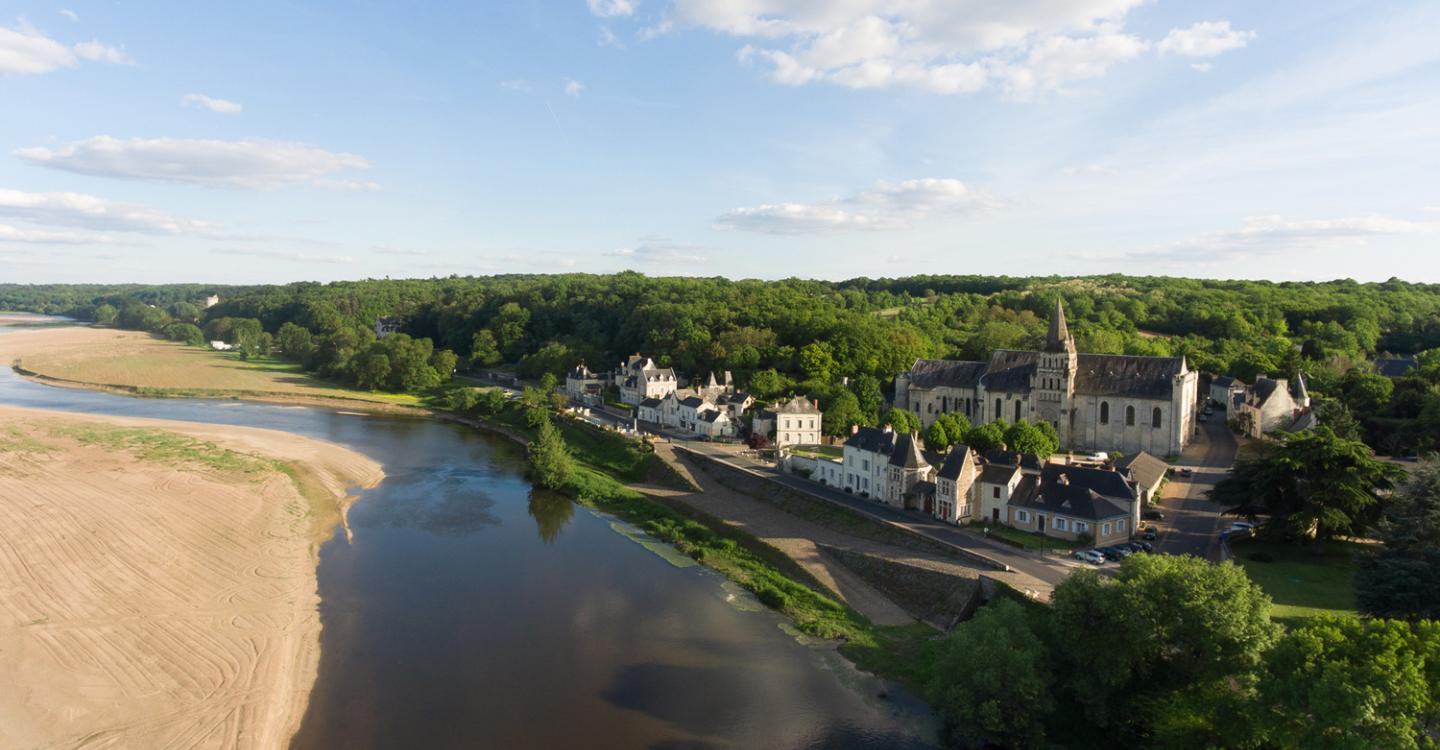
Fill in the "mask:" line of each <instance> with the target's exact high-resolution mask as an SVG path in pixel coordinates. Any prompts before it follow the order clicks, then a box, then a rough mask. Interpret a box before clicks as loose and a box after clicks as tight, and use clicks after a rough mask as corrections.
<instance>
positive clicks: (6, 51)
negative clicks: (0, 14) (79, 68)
mask: <svg viewBox="0 0 1440 750" xmlns="http://www.w3.org/2000/svg"><path fill="white" fill-rule="evenodd" d="M76 64H77V61H76V59H75V53H74V51H72V50H71V49H70V48H69V47H66V46H65V45H63V44H61V43H59V42H57V41H55V40H54V39H51V38H49V37H47V36H45V35H44V34H42V33H41V32H40V31H39V30H37V29H35V28H34V27H32V26H30V25H29V24H26V23H21V24H20V25H19V26H18V27H16V28H13V29H11V28H6V27H4V26H0V75H27V74H34V73H49V72H50V71H52V70H56V69H58V68H73V67H75V66H76Z"/></svg>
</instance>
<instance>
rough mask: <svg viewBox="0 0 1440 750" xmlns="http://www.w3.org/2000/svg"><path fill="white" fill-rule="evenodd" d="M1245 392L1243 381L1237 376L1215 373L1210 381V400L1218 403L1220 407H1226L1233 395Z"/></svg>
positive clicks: (1233, 397)
mask: <svg viewBox="0 0 1440 750" xmlns="http://www.w3.org/2000/svg"><path fill="white" fill-rule="evenodd" d="M1244 392H1245V383H1244V382H1242V381H1241V380H1240V379H1239V378H1232V377H1230V376H1229V375H1216V376H1215V377H1214V378H1213V379H1211V381H1210V401H1211V402H1213V403H1216V404H1219V405H1220V408H1222V409H1227V408H1228V407H1229V405H1230V403H1231V402H1232V401H1234V400H1235V395H1236V394H1238V393H1244Z"/></svg>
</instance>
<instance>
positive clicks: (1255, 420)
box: [1235, 375, 1315, 438]
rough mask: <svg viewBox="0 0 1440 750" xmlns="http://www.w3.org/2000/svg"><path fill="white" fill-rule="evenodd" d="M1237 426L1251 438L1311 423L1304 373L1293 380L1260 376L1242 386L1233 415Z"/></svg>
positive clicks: (1312, 415)
mask: <svg viewBox="0 0 1440 750" xmlns="http://www.w3.org/2000/svg"><path fill="white" fill-rule="evenodd" d="M1235 421H1236V422H1238V423H1239V425H1240V430H1241V431H1242V432H1244V433H1245V434H1246V435H1249V436H1250V437H1252V438H1260V437H1264V436H1265V434H1266V433H1271V432H1297V431H1299V430H1304V429H1309V428H1310V427H1314V426H1315V414H1314V411H1313V410H1312V409H1311V408H1310V393H1309V391H1308V390H1307V389H1306V387H1305V378H1304V376H1303V375H1302V376H1297V377H1296V378H1295V380H1294V381H1288V380H1286V379H1285V378H1271V377H1267V376H1264V375H1262V376H1260V377H1258V378H1256V379H1255V384H1254V385H1252V386H1249V387H1247V388H1246V389H1245V395H1244V398H1243V399H1241V400H1240V402H1239V411H1238V413H1237V414H1236V416H1235Z"/></svg>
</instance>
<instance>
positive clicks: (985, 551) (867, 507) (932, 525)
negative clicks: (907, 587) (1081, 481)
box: [685, 442, 1080, 598]
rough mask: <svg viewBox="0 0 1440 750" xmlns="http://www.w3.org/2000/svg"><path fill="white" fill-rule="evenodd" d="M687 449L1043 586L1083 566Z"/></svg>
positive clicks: (717, 452) (732, 455)
mask: <svg viewBox="0 0 1440 750" xmlns="http://www.w3.org/2000/svg"><path fill="white" fill-rule="evenodd" d="M685 446H686V447H687V448H690V449H691V450H694V451H696V452H698V453H703V454H706V455H710V456H714V457H716V458H720V459H723V460H726V461H729V462H731V463H734V464H736V465H739V466H743V467H744V468H747V469H750V470H752V471H756V472H759V473H762V474H766V475H768V476H770V477H771V478H772V479H774V480H776V481H778V482H780V483H781V484H784V485H785V486H787V487H790V488H793V489H796V490H799V491H801V492H805V493H808V494H810V495H813V496H815V497H819V498H821V499H824V500H829V501H831V502H835V503H838V504H841V505H844V506H846V507H849V508H852V509H854V510H857V511H860V512H862V513H869V514H871V515H874V516H878V517H880V518H884V519H886V520H888V521H893V522H895V523H898V524H901V525H903V526H905V527H906V528H908V529H910V530H912V531H916V532H918V533H921V534H924V535H926V536H929V537H932V538H934V539H938V540H940V541H943V542H947V543H949V544H953V545H955V546H957V547H960V548H962V549H966V550H970V551H973V552H976V553H978V554H981V555H984V556H986V557H988V558H990V559H992V560H996V561H998V562H1001V563H1004V564H1005V565H1009V566H1010V567H1011V568H1012V569H1014V570H1016V571H1018V572H1020V573H1024V574H1026V575H1028V576H1030V577H1032V578H1035V579H1037V581H1039V582H1040V583H1041V584H1043V585H1044V586H1048V587H1052V588H1053V587H1054V585H1055V584H1057V583H1059V582H1060V581H1062V580H1064V579H1065V577H1066V576H1068V575H1069V574H1070V573H1071V571H1072V570H1073V569H1074V568H1075V567H1078V566H1080V563H1077V562H1075V561H1073V560H1071V559H1069V558H1067V557H1063V556H1061V555H1058V554H1056V553H1051V554H1050V555H1048V556H1044V557H1042V556H1041V555H1040V554H1039V553H1038V552H1032V551H1030V550H1023V549H1019V548H1017V547H1012V546H1010V545H1008V544H1002V543H1000V542H995V541H991V540H988V539H985V538H983V537H980V536H977V535H975V534H974V533H972V532H968V531H962V530H961V529H958V528H956V527H954V526H951V525H949V524H946V523H942V522H940V521H937V520H935V518H933V517H932V516H928V515H925V514H924V513H921V512H919V511H907V510H901V509H898V508H894V507H891V506H889V505H885V504H882V503H878V502H875V501H873V500H867V499H864V498H859V497H856V496H854V495H851V494H847V493H844V492H841V491H838V490H835V489H833V488H830V487H825V486H823V485H818V484H816V483H814V482H811V481H809V480H807V479H802V478H800V477H797V476H794V475H792V474H785V473H782V472H779V471H776V469H775V468H774V466H773V465H770V464H768V463H762V462H758V461H755V460H753V459H749V458H746V457H744V456H740V455H738V453H737V449H736V448H734V447H727V446H723V445H717V444H713V443H704V442H689V443H685ZM1039 593H1041V594H1042V595H1044V596H1045V597H1046V598H1048V595H1049V592H1048V591H1040V592H1039Z"/></svg>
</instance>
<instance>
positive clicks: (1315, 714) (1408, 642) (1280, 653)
mask: <svg viewBox="0 0 1440 750" xmlns="http://www.w3.org/2000/svg"><path fill="white" fill-rule="evenodd" d="M1437 648H1440V641H1436V639H1435V630H1434V628H1433V627H1430V628H1425V629H1421V628H1412V626H1410V625H1408V624H1406V623H1404V622H1399V621H1396V620H1357V619H1354V618H1348V617H1324V618H1316V619H1314V620H1311V621H1309V622H1307V623H1305V624H1304V625H1301V626H1300V627H1298V628H1295V629H1293V630H1291V631H1290V632H1288V633H1286V634H1285V636H1284V637H1283V638H1281V639H1280V641H1279V643H1277V644H1275V647H1274V648H1272V649H1271V650H1270V651H1269V653H1267V654H1266V655H1265V661H1264V665H1263V667H1262V669H1261V673H1260V683H1259V689H1258V696H1257V698H1256V708H1255V711H1256V713H1257V720H1256V725H1257V726H1258V727H1260V730H1261V732H1262V734H1263V735H1264V738H1265V740H1266V741H1267V742H1268V744H1269V745H1270V746H1273V747H1277V748H1325V749H1326V750H1370V748H1381V747H1383V748H1396V750H1404V749H1405V748H1420V747H1433V746H1434V744H1433V741H1432V740H1431V739H1429V738H1428V737H1426V721H1427V720H1428V719H1431V718H1433V717H1434V712H1435V695H1434V690H1435V686H1434V684H1433V683H1432V682H1431V681H1430V676H1431V675H1432V674H1434V669H1435V665H1434V664H1429V663H1427V661H1428V659H1433V658H1435V655H1436V654H1437V653H1440V651H1437ZM1427 657H1428V659H1427Z"/></svg>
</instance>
